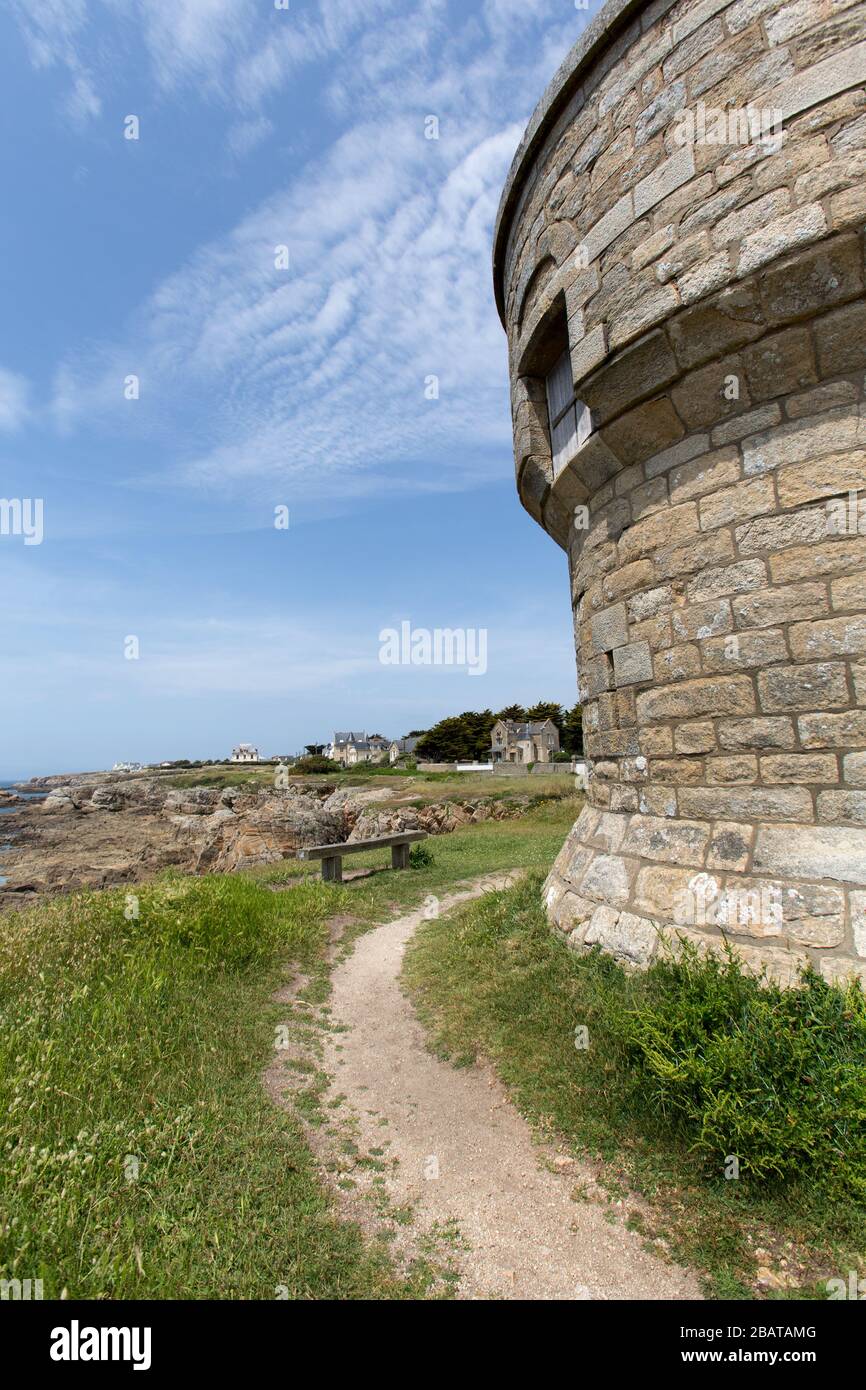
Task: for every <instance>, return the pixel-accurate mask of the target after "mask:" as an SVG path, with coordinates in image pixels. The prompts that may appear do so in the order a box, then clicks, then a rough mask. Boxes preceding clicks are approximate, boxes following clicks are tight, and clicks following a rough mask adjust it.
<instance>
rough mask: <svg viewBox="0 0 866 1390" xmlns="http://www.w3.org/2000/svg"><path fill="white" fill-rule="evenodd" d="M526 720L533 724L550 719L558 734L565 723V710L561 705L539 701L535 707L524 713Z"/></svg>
mask: <svg viewBox="0 0 866 1390" xmlns="http://www.w3.org/2000/svg"><path fill="white" fill-rule="evenodd" d="M526 718H527V719H529V720H532V721H533V722H534V723H539V724H541V723H543V721H544V720H545V719H552V720H553V722H554V724H555V725H556V727H557V729H558V730H559V732H560V734H561V733H562V726H563V724H564V722H565V710H564V709H563V708H562V705H559V704H552V703H551V702H550V701H548V700H539V702H538V704H537V705H533V706H532V708H531V709H528V710H527V711H526Z"/></svg>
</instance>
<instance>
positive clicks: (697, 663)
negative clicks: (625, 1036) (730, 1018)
mask: <svg viewBox="0 0 866 1390" xmlns="http://www.w3.org/2000/svg"><path fill="white" fill-rule="evenodd" d="M864 84H866V5H864V4H856V3H851V4H846V3H844V0H841V2H840V3H833V0H793V3H789V4H781V3H778V0H733V3H728V2H726V0H677V3H675V4H671V3H669V2H668V0H654V3H651V4H648V5H647V4H642V3H628V0H610V3H609V4H608V5H607V6H606V7H605V9H604V10H602V11H601V13H600V14H599V16H598V17H597V19H596V20H595V21H594V22H593V24H592V25H591V26H590V27H589V29H588V30H587V31H586V33H585V35H584V36H583V37H582V39H581V40H580V42H579V43H578V44H577V45H576V47H575V49H574V50H573V51H572V53H571V54H570V55H569V57H568V58H567V59H566V62H565V63H564V64H563V67H562V68H561V69H560V72H559V73H558V74H557V75H556V77H555V79H554V81H553V83H552V84H551V87H550V89H549V90H548V92H547V93H546V94H545V96H544V97H543V99H542V102H541V104H540V106H539V108H538V110H537V111H536V113H535V115H534V117H533V119H532V121H531V122H530V126H529V128H528V131H527V134H526V137H525V139H524V142H523V144H522V145H521V148H520V150H519V151H518V154H517V156H516V158H515V162H514V165H513V167H512V171H511V174H510V175H509V179H508V183H507V185H506V189H505V192H504V194H503V200H502V205H501V208H500V215H499V220H498V224H497V230H496V244H495V253H494V262H495V284H496V292H497V298H498V302H499V305H500V311H501V313H502V317H503V322H504V324H505V327H506V329H507V333H508V343H509V362H510V372H511V382H512V409H513V420H514V437H515V457H516V466H517V484H518V490H519V494H520V497H521V500H522V501H523V504H524V506H525V507H526V508H527V510H528V511H529V512H530V514H531V515H532V516H533V517H534V518H535V519H536V520H537V521H538V522H539V523H540V524H541V525H542V526H544V528H545V529H546V530H547V531H548V532H549V534H550V535H551V536H552V538H553V539H554V540H555V541H556V542H557V543H558V544H559V545H560V546H562V547H563V549H564V550H566V552H567V554H568V561H569V569H570V577H571V586H572V598H573V605H574V621H575V645H576V651H577V659H578V675H579V685H580V691H581V699H582V700H583V702H584V736H585V748H586V753H587V755H588V758H589V762H590V769H591V776H590V782H589V790H588V804H587V806H586V808H585V810H584V812H583V813H582V815H581V817H580V819H579V820H578V822H577V824H576V825H575V827H574V829H573V831H572V833H571V835H570V837H569V839H568V842H567V843H566V845H565V846H564V847H563V850H562V852H561V854H560V855H559V857H558V859H557V861H556V864H555V866H554V869H553V871H552V873H551V875H550V878H549V880H548V884H547V887H546V895H547V904H548V910H549V912H550V915H551V918H552V920H553V922H554V924H555V925H556V926H557V927H558V929H560V930H561V931H563V932H564V933H567V935H568V937H569V940H570V942H571V943H572V944H573V945H575V946H583V945H585V944H592V943H596V942H597V943H600V944H601V945H603V946H605V947H606V948H607V949H609V950H611V951H613V952H614V953H615V954H617V955H618V956H620V957H621V958H622V959H623V960H626V961H630V962H632V963H634V964H646V963H647V962H648V961H649V960H651V959H652V958H653V957H654V955H655V954H656V952H657V951H658V950H659V949H662V948H663V945H664V944H665V943H669V944H671V945H673V947H674V948H676V943H677V942H678V941H679V940H681V939H683V938H687V939H691V940H693V941H695V942H696V943H697V944H698V945H699V946H701V947H707V946H713V945H718V944H720V943H721V942H722V941H723V939H727V940H730V941H731V942H733V943H734V944H735V946H736V947H737V949H738V950H739V951H740V953H741V954H742V956H743V958H744V959H745V960H746V961H747V962H748V963H749V964H750V965H752V966H754V967H755V968H756V969H761V968H766V969H767V970H768V971H769V973H770V974H771V975H773V976H774V977H775V978H778V979H781V980H783V981H785V982H792V981H793V980H794V979H795V978H796V972H797V969H798V968H799V966H800V965H801V964H803V963H804V962H805V961H806V960H811V961H812V962H813V963H814V964H815V966H816V968H818V969H819V970H821V971H822V972H823V974H824V975H825V977H827V978H829V979H841V978H844V977H845V976H847V975H849V974H852V973H854V974H859V975H860V977H861V978H863V979H864V981H866V578H864V568H866V390H864V388H866V299H864V274H866V261H864V256H866V239H864V221H866V85H864ZM756 113H757V115H756ZM759 128H760V135H759V137H758V138H756V132H757V131H758V129H759ZM711 136H713V137H719V136H721V137H723V138H710V137H711ZM731 136H733V137H734V138H733V139H731V138H729V137H731ZM565 349H567V350H568V351H569V353H570V358H571V365H572V375H573V380H574V386H575V392H576V395H577V397H578V398H579V400H580V401H581V402H582V403H583V404H584V405H586V406H587V407H589V409H590V411H591V414H592V426H593V428H592V432H591V433H590V435H589V437H588V439H586V440H585V442H584V443H583V444H582V446H581V447H580V448H579V450H578V451H577V453H576V454H575V456H574V457H573V458H572V459H571V460H570V462H569V463H568V464H567V465H566V466H565V467H562V468H560V469H559V471H558V472H556V473H555V472H554V466H553V461H552V457H551V447H550V428H549V421H548V418H547V405H546V394H545V387H544V378H545V375H546V373H547V371H548V370H549V369H550V366H551V365H552V363H553V361H554V360H555V359H556V358H557V357H558V356H559V355H560V354H561V352H562V351H563V350H565Z"/></svg>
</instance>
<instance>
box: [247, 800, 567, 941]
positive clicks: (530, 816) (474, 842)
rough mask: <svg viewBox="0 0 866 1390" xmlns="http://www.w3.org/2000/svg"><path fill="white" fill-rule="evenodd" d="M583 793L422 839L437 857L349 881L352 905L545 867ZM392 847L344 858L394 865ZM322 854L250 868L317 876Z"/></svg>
mask: <svg viewBox="0 0 866 1390" xmlns="http://www.w3.org/2000/svg"><path fill="white" fill-rule="evenodd" d="M582 804H583V803H582V800H581V798H580V797H574V796H568V797H556V798H552V799H549V800H547V799H543V800H540V801H539V802H538V803H537V804H536V805H535V806H533V807H532V808H531V809H530V810H528V811H527V813H526V814H525V815H521V816H515V817H513V818H510V819H508V820H501V821H494V820H489V821H481V822H480V823H479V824H477V825H470V826H464V827H462V828H461V829H459V830H454V831H452V832H451V833H450V834H447V835H431V836H430V837H429V839H427V840H424V841H422V843H423V844H424V846H425V847H426V848H427V849H428V850H429V851H430V854H431V855H432V863H430V864H428V865H424V866H420V867H413V868H411V869H409V870H408V871H406V872H403V873H391V872H388V873H381V874H375V875H374V876H373V877H372V878H363V879H357V880H355V881H354V882H353V881H351V880H350V881H349V882H348V883H347V884H346V889H347V891H348V892H350V893H351V899H350V900H348V901H350V902H351V911H352V912H353V913H356V914H358V915H360V916H362V917H364V918H365V919H368V920H373V919H378V918H380V917H381V915H382V914H385V915H386V916H387V914H388V912H389V910H391V909H396V908H400V907H403V906H406V905H408V904H410V903H413V902H416V901H418V900H419V899H421V898H423V897H424V896H426V895H427V894H428V893H437V892H446V891H447V890H448V889H449V888H451V887H453V886H454V885H455V884H456V883H459V882H463V881H465V880H468V879H472V878H477V877H478V875H479V874H485V873H495V872H502V871H503V870H507V869H512V868H514V869H521V868H522V869H544V870H546V869H547V867H548V866H549V865H550V864H551V863H552V861H553V859H554V858H555V857H556V854H557V853H558V851H559V850H560V848H561V847H562V842H563V840H564V838H565V836H566V835H567V833H568V831H569V830H570V829H571V827H572V825H573V824H574V822H575V820H576V818H577V816H578V815H579V814H580V807H581V805H582ZM390 864H391V851H390V849H384V850H383V849H376V850H365V851H364V852H363V853H362V854H352V855H349V856H347V857H346V858H345V859H344V860H343V872H344V873H346V874H349V873H353V872H354V871H355V870H358V869H373V870H376V869H379V870H385V869H389V870H390ZM319 873H320V867H319V864H318V861H316V860H309V861H308V860H304V859H284V860H281V861H280V862H279V863H277V864H263V865H261V866H257V867H255V868H252V869H249V870H247V874H248V876H249V877H250V878H252V879H253V880H254V881H256V882H258V883H268V884H274V885H281V884H292V883H295V882H298V881H299V880H301V879H305V878H307V879H308V878H310V877H311V875H315V876H316V877H317V876H318V875H319Z"/></svg>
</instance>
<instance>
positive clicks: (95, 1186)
mask: <svg viewBox="0 0 866 1390" xmlns="http://www.w3.org/2000/svg"><path fill="white" fill-rule="evenodd" d="M524 785H525V784H524ZM578 809H579V801H577V800H576V799H574V798H572V799H570V800H565V799H557V800H549V801H546V802H543V803H541V804H539V805H537V806H536V807H535V808H533V809H532V810H531V811H530V812H529V813H528V814H526V815H524V816H522V817H520V818H515V819H510V820H506V821H487V822H484V823H482V824H480V825H476V826H470V827H468V828H464V829H462V830H458V831H456V832H454V833H453V834H451V835H444V836H438V837H435V838H432V839H430V840H429V841H427V842H426V843H425V848H426V849H427V850H428V851H429V853H430V859H431V862H429V863H426V864H424V865H422V866H419V867H416V868H413V869H411V870H409V871H408V872H404V873H392V872H382V873H377V872H375V870H376V869H377V868H385V866H386V865H388V864H389V862H390V859H389V852H388V851H377V852H375V853H371V854H369V855H363V856H360V855H359V856H356V857H353V859H352V860H349V861H347V868H348V867H349V866H350V865H351V867H352V868H354V867H363V866H365V865H366V866H367V867H368V868H370V869H373V870H374V872H373V873H372V874H369V875H367V876H362V877H360V878H357V879H355V880H354V881H351V882H348V883H346V884H344V885H342V886H337V885H330V884H323V883H321V882H318V881H315V882H304V881H300V880H299V878H298V877H297V871H298V869H301V868H302V866H300V865H298V864H297V863H294V862H291V861H290V862H287V863H285V864H282V865H272V866H266V867H263V868H261V869H258V870H256V871H254V872H251V873H248V874H245V875H239V876H235V877H216V876H214V877H209V878H203V879H184V878H174V877H166V878H163V879H161V880H159V881H158V882H156V883H154V884H151V885H148V886H140V887H138V888H136V896H135V898H130V897H128V896H127V895H126V894H125V893H124V892H123V891H110V892H104V893H84V894H80V895H78V896H75V897H72V898H67V899H63V900H56V901H53V902H51V903H49V904H46V905H44V906H41V907H39V908H37V909H29V910H25V911H22V912H20V913H17V914H13V915H10V916H8V917H5V918H3V919H2V920H0V1151H2V1154H3V1160H4V1161H3V1163H2V1165H0V1211H2V1214H3V1219H2V1223H0V1278H3V1279H12V1278H19V1279H22V1280H23V1279H28V1278H29V1279H40V1278H41V1279H42V1280H43V1282H44V1289H45V1295H46V1297H55V1296H58V1295H59V1294H61V1293H62V1292H63V1291H65V1292H66V1293H67V1295H68V1296H69V1297H73V1298H74V1297H82V1298H87V1297H97V1298H184V1297H186V1298H218V1299H219V1298H256V1299H259V1298H260V1299H270V1298H274V1297H277V1296H288V1297H291V1298H339V1299H364V1298H374V1299H405V1298H414V1297H419V1296H420V1297H430V1296H433V1297H438V1296H441V1293H442V1284H441V1282H437V1277H436V1275H437V1271H436V1270H435V1269H434V1268H433V1267H432V1266H431V1264H430V1263H429V1262H428V1261H427V1260H426V1259H425V1260H421V1261H419V1262H418V1263H416V1264H414V1265H412V1266H410V1267H409V1268H408V1269H405V1268H404V1269H402V1271H401V1272H399V1273H398V1272H397V1270H396V1269H395V1266H394V1265H393V1263H392V1261H391V1259H390V1257H389V1253H388V1246H387V1243H386V1242H385V1241H384V1240H382V1241H379V1240H376V1241H373V1240H370V1239H368V1238H366V1237H364V1236H362V1235H361V1233H360V1231H359V1230H358V1229H357V1228H356V1227H355V1226H353V1225H352V1224H350V1223H347V1222H345V1221H343V1220H341V1219H340V1217H339V1215H338V1214H337V1210H336V1208H335V1206H334V1204H333V1202H332V1199H331V1196H330V1195H329V1192H328V1189H327V1188H326V1186H325V1185H324V1183H323V1181H322V1179H321V1175H320V1173H319V1171H318V1168H317V1165H316V1162H315V1160H314V1159H313V1157H312V1155H311V1153H310V1151H309V1148H308V1146H307V1143H306V1140H305V1137H304V1135H305V1129H304V1125H303V1123H302V1116H305V1117H306V1118H307V1119H309V1118H310V1114H309V1113H308V1112H307V1111H306V1110H304V1108H303V1106H302V1105H301V1099H302V1098H301V1096H300V1095H299V1097H298V1100H297V1102H296V1103H297V1104H298V1106H299V1110H298V1112H297V1113H293V1112H292V1111H291V1110H288V1111H287V1110H284V1109H281V1108H277V1107H275V1106H274V1105H273V1104H272V1102H271V1101H270V1100H269V1099H268V1097H267V1096H266V1094H265V1091H264V1089H263V1086H262V1073H263V1071H264V1069H265V1067H266V1066H267V1064H268V1061H269V1059H270V1058H272V1056H273V1047H274V1028H275V1026H276V1024H277V1023H278V1022H280V1021H281V1020H283V1019H284V1018H285V1016H286V1008H285V1005H277V1004H275V1003H273V1002H272V997H273V993H274V990H275V988H276V987H277V986H278V985H279V984H280V983H281V982H283V981H284V980H285V972H286V968H287V966H288V965H289V964H294V966H295V967H297V968H298V969H300V970H302V971H303V972H304V973H305V975H306V976H307V977H308V980H309V985H308V987H307V989H306V990H305V994H304V997H305V998H306V999H307V1000H308V1001H311V1002H312V1003H324V1004H326V1003H327V997H328V990H329V969H328V966H327V952H326V945H327V940H328V927H327V924H328V922H329V920H330V919H331V918H332V917H334V916H335V915H337V914H339V915H340V917H341V918H342V919H343V921H344V922H345V923H346V931H345V937H344V944H345V945H348V944H350V943H351V941H352V940H353V939H354V937H356V936H357V935H359V934H360V933H362V932H364V931H366V930H368V928H369V927H370V925H371V924H373V923H375V922H378V921H382V920H386V919H387V918H388V917H390V916H392V915H393V914H395V913H399V912H401V911H404V910H406V909H407V908H410V907H415V906H418V905H420V903H422V902H423V901H424V900H425V899H426V898H428V897H429V896H430V895H436V896H439V895H444V894H445V893H446V892H448V891H449V890H451V889H453V888H454V887H455V886H457V885H458V884H460V883H461V882H464V881H468V880H471V879H475V878H478V877H479V876H483V875H484V874H487V873H490V874H493V873H496V872H498V871H502V870H506V869H514V868H524V869H526V870H528V871H529V873H530V878H529V880H528V881H527V883H526V885H524V886H519V887H517V888H515V889H512V890H509V891H508V892H505V893H491V894H488V895H486V896H485V897H484V898H483V899H482V900H481V901H480V902H479V903H477V904H474V905H472V906H470V907H468V908H466V909H464V910H463V911H462V912H461V913H460V914H458V915H457V916H451V917H448V918H440V919H439V920H433V921H429V922H425V923H424V924H423V926H422V928H421V930H420V932H419V934H418V936H417V938H416V940H415V942H414V943H413V945H412V947H411V948H410V951H409V953H408V956H407V965H406V980H407V984H408V986H409V987H410V988H411V990H412V991H413V994H414V996H415V998H416V1001H417V1004H418V1007H419V1010H420V1012H421V1015H422V1018H423V1019H424V1021H425V1023H426V1025H427V1027H428V1029H429V1032H430V1037H431V1045H432V1046H434V1047H435V1048H436V1050H437V1051H439V1052H440V1053H441V1054H442V1055H444V1056H448V1057H450V1058H451V1060H452V1061H453V1062H454V1063H455V1064H456V1065H461V1064H465V1063H466V1062H467V1061H468V1060H469V1059H471V1058H472V1057H474V1056H475V1055H477V1054H479V1053H483V1054H485V1055H487V1056H488V1057H490V1058H491V1060H492V1061H493V1063H494V1065H495V1066H496V1067H497V1068H498V1070H499V1072H500V1074H501V1076H502V1078H503V1080H504V1082H505V1084H506V1085H507V1086H508V1088H509V1089H510V1091H511V1093H512V1096H513V1097H514V1100H515V1102H516V1104H517V1105H518V1106H519V1107H520V1109H521V1110H522V1111H523V1112H524V1113H525V1114H526V1115H527V1117H528V1118H529V1119H530V1121H531V1122H532V1123H533V1124H534V1125H535V1126H536V1127H537V1128H538V1130H539V1132H540V1133H541V1134H547V1135H555V1136H557V1139H558V1140H559V1141H561V1139H562V1137H564V1138H565V1140H566V1141H567V1142H568V1143H569V1144H570V1145H571V1147H572V1149H573V1151H574V1152H575V1154H576V1155H579V1156H581V1158H586V1157H589V1158H591V1159H592V1162H593V1164H594V1165H595V1166H596V1168H597V1173H598V1176H597V1184H598V1185H600V1188H601V1190H602V1192H603V1193H604V1194H606V1197H604V1198H603V1200H609V1202H610V1215H611V1219H622V1214H623V1209H622V1208H619V1207H617V1206H616V1203H617V1202H624V1203H625V1211H626V1212H627V1213H629V1216H628V1220H629V1222H630V1224H632V1225H634V1226H635V1227H636V1228H638V1229H639V1230H641V1231H642V1232H643V1233H644V1234H645V1236H646V1238H647V1240H648V1241H652V1242H653V1243H654V1248H656V1249H662V1250H669V1251H670V1252H671V1253H672V1254H673V1255H675V1256H676V1257H677V1258H679V1259H682V1260H684V1261H686V1262H688V1263H691V1264H692V1265H694V1266H695V1267H696V1268H698V1269H699V1270H703V1271H704V1272H705V1274H706V1279H707V1290H708V1292H709V1293H710V1294H711V1296H716V1297H732V1298H744V1297H754V1296H769V1297H805V1296H820V1294H821V1281H822V1280H824V1279H825V1278H827V1277H833V1276H838V1275H842V1276H843V1277H844V1276H845V1275H846V1274H847V1271H848V1270H849V1269H862V1265H863V1254H862V1252H863V1251H864V1250H866V1213H864V1211H863V1209H862V1207H861V1206H860V1205H858V1203H857V1202H856V1201H852V1200H851V1198H850V1195H845V1194H843V1193H842V1192H841V1191H840V1190H838V1189H836V1190H834V1188H833V1184H832V1183H831V1182H825V1181H818V1182H815V1181H812V1182H803V1183H801V1184H797V1183H796V1182H786V1183H784V1184H781V1183H780V1184H777V1185H776V1186H775V1187H774V1186H773V1185H772V1184H768V1183H762V1184H759V1183H757V1182H755V1181H751V1180H750V1179H749V1178H748V1177H746V1178H745V1179H741V1180H740V1181H739V1182H725V1181H724V1180H723V1179H722V1178H721V1177H720V1175H719V1174H718V1173H716V1174H715V1175H714V1174H713V1173H712V1172H711V1171H708V1169H707V1167H706V1165H705V1164H704V1163H702V1161H701V1159H700V1157H699V1156H698V1155H697V1154H696V1152H695V1151H694V1149H693V1148H692V1146H691V1145H690V1144H689V1142H688V1141H687V1139H686V1138H684V1137H683V1136H682V1135H681V1134H679V1135H678V1134H676V1133H675V1132H673V1131H672V1128H671V1125H670V1123H669V1117H666V1116H664V1115H662V1114H661V1113H654V1111H653V1107H652V1105H651V1104H647V1103H646V1101H647V1098H646V1097H644V1098H643V1099H642V1097H641V1095H640V1094H639V1089H640V1087H641V1085H642V1084H643V1082H642V1079H641V1078H640V1076H639V1075H638V1074H637V1072H636V1071H635V1070H634V1068H633V1066H632V1065H631V1063H630V1061H629V1058H628V1057H627V1056H626V1054H625V1052H624V1050H623V1045H622V1038H621V1035H620V1034H618V1033H617V1030H616V1029H615V1028H614V1026H613V1024H614V1021H615V1019H617V1018H619V1019H621V1017H622V1014H623V1011H624V1010H625V1011H628V1010H629V1009H632V1008H633V1007H635V1006H636V1005H637V1004H639V1003H640V1002H641V1000H642V999H643V998H645V995H643V994H642V991H644V990H645V989H646V985H645V983H644V981H645V977H643V976H627V975H625V974H624V973H623V972H622V971H621V970H620V969H619V968H618V967H617V966H616V965H615V964H614V963H613V962H612V961H610V960H609V959H608V958H605V957H602V956H596V955H591V956H589V957H580V958H579V957H576V956H574V955H573V954H572V953H570V952H568V951H567V950H565V948H564V947H563V946H562V945H561V944H560V943H559V942H558V941H557V940H556V939H555V938H554V937H553V935H552V934H551V932H550V929H549V927H548V924H547V921H546V919H545V917H544V914H543V912H542V911H541V908H540V903H539V886H540V882H541V878H542V876H543V874H544V873H545V871H546V869H547V867H548V866H549V864H550V863H551V862H552V860H553V858H554V856H555V854H556V853H557V851H558V849H559V848H560V846H561V844H562V841H563V838H564V836H565V834H566V831H567V829H568V828H569V827H570V826H571V824H572V823H573V820H574V818H575V816H576V814H577V811H578ZM304 871H305V870H304ZM136 913H137V915H136ZM577 1025H581V1026H586V1027H587V1028H588V1029H589V1035H590V1037H591V1039H592V1045H591V1047H590V1048H589V1049H588V1050H586V1051H581V1052H578V1051H576V1049H575V1042H574V1037H575V1027H576V1026H577ZM312 1090H313V1091H314V1090H315V1085H313V1087H312ZM576 1195H577V1196H578V1197H579V1196H580V1194H579V1193H578V1194H576ZM659 1241H661V1242H663V1244H662V1245H659V1244H658V1242H659ZM857 1252H860V1253H859V1254H858V1253H857ZM431 1258H433V1257H432V1256H431ZM762 1267H766V1268H767V1269H769V1270H770V1272H771V1275H772V1278H771V1280H770V1281H764V1282H763V1283H762V1282H761V1281H760V1279H759V1277H758V1271H759V1270H760V1269H761V1268H762Z"/></svg>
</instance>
